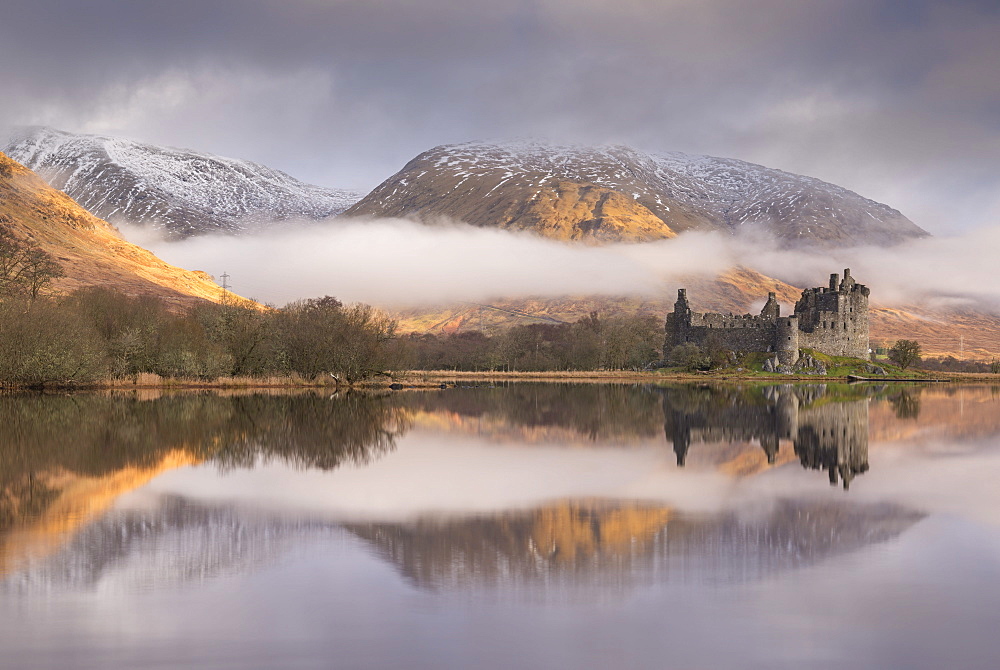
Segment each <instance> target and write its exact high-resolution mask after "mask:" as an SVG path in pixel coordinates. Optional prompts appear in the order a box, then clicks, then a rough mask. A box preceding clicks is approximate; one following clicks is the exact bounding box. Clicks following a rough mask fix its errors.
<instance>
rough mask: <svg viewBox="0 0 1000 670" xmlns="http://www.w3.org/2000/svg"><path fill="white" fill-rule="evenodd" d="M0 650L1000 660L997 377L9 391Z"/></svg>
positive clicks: (528, 658) (50, 661)
mask: <svg viewBox="0 0 1000 670" xmlns="http://www.w3.org/2000/svg"><path fill="white" fill-rule="evenodd" d="M0 667H2V668H12V669H13V668H18V669H21V668H25V669H27V668H146V667H150V668H153V667H155V668H179V667H192V668H608V667H615V668H692V669H694V668H844V667H852V668H935V669H937V668H944V667H953V668H990V669H995V668H998V667H1000V388H998V387H988V386H980V387H959V386H950V385H949V386H937V387H923V388H921V387H899V386H886V387H878V386H867V387H865V386H861V387H848V386H834V385H826V386H824V385H802V386H790V385H786V386H770V387H766V386H764V387H762V386H753V387H735V386H726V387H706V386H670V387H660V388H657V387H650V386H621V385H579V386H569V385H555V384H536V385H531V384H521V385H513V386H505V387H499V388H489V387H479V388H459V389H448V390H443V391H438V390H435V391H426V392H424V391H413V392H402V393H397V394H394V395H387V396H381V397H372V396H362V395H347V396H342V397H328V396H326V395H316V394H311V393H304V394H289V395H280V394H279V395H266V394H237V395H222V394H176V395H161V394H156V393H152V394H146V395H142V394H116V395H87V394H78V395H50V396H37V395H34V396H28V395H24V396H18V395H0Z"/></svg>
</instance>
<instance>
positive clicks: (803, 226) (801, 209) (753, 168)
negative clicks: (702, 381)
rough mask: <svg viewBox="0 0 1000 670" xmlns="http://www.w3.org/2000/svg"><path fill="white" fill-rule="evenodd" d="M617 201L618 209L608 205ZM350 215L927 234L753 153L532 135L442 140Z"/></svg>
mask: <svg viewBox="0 0 1000 670" xmlns="http://www.w3.org/2000/svg"><path fill="white" fill-rule="evenodd" d="M609 200H614V204H613V206H612V207H611V209H612V211H611V212H610V213H609V212H605V211H602V210H601V209H600V207H598V204H600V205H602V206H603V205H606V204H607V203H608V202H609ZM626 203H628V204H627V205H626ZM344 215H345V216H360V217H404V218H417V219H421V220H432V219H435V218H449V219H454V220H458V221H463V222H465V223H469V224H472V225H475V226H495V227H499V228H505V229H515V230H533V231H535V232H538V233H540V234H542V235H544V236H547V237H553V238H556V239H563V240H570V241H589V242H597V243H603V242H616V241H629V242H644V241H652V240H656V239H666V238H669V237H674V236H675V235H676V234H678V233H683V232H685V231H688V230H720V231H723V232H727V233H730V234H736V233H737V232H739V231H749V230H754V231H761V232H767V233H768V234H771V235H773V236H774V237H775V238H777V239H778V240H779V241H781V242H782V243H783V244H786V245H790V246H794V245H796V244H810V245H820V246H823V245H827V246H833V245H852V244H894V243H897V242H900V241H903V240H906V239H910V238H914V237H923V236H926V235H927V233H926V231H924V230H922V229H921V228H919V227H918V226H916V225H915V224H914V223H913V222H912V221H910V220H909V219H907V218H906V217H905V216H903V215H902V214H901V213H900V212H899V211H898V210H895V209H893V208H892V207H889V206H888V205H884V204H882V203H879V202H876V201H874V200H870V199H868V198H864V197H862V196H860V195H858V194H857V193H854V192H853V191H850V190H848V189H846V188H843V187H841V186H837V185H835V184H830V183H827V182H824V181H821V180H819V179H815V178H813V177H805V176H802V175H795V174H792V173H790V172H784V171H782V170H776V169H773V168H767V167H764V166H761V165H756V164H754V163H748V162H746V161H741V160H737V159H731V158H716V157H712V156H697V155H688V154H683V153H679V152H670V153H660V154H653V153H643V152H640V151H636V150H635V149H631V148H629V147H624V146H608V147H573V146H560V145H550V144H545V143H539V142H525V141H515V142H504V143H491V142H467V143H464V144H455V145H441V146H438V147H435V148H433V149H431V150H429V151H426V152H424V153H422V154H420V155H418V156H416V157H415V158H413V159H412V160H410V161H409V162H408V163H406V165H404V166H403V168H402V169H401V170H400V171H399V172H397V173H396V174H395V175H393V176H392V177H390V178H389V179H387V180H386V181H384V182H383V183H382V184H380V185H379V186H378V187H376V188H375V189H374V190H373V191H372V192H371V193H369V194H368V195H366V196H365V197H364V198H362V199H361V200H360V201H358V202H357V203H355V204H354V205H352V206H351V207H350V208H349V209H348V210H347V211H346V212H345V213H344Z"/></svg>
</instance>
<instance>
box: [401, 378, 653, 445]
mask: <svg viewBox="0 0 1000 670" xmlns="http://www.w3.org/2000/svg"><path fill="white" fill-rule="evenodd" d="M407 404H408V406H410V407H412V408H413V409H416V410H423V411H427V412H453V413H455V414H458V415H461V416H467V417H485V416H491V417H496V418H498V419H500V420H501V421H502V422H504V423H506V424H508V425H511V426H520V427H527V428H535V427H557V428H565V429H568V430H572V431H575V432H577V433H579V434H580V435H582V436H584V437H586V438H588V439H590V440H602V441H603V440H622V439H640V438H652V437H656V436H658V435H659V434H660V423H661V420H662V419H661V415H660V402H659V396H658V395H657V394H656V392H655V391H654V390H653V389H652V387H650V386H648V385H636V384H552V383H534V384H533V383H517V384H510V385H499V386H496V387H485V386H479V387H474V388H457V389H449V390H448V391H447V392H444V393H419V394H410V395H409V397H408V398H407Z"/></svg>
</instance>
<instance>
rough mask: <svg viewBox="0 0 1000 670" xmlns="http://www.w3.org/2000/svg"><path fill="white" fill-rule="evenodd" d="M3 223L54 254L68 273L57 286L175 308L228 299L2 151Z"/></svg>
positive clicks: (0, 221)
mask: <svg viewBox="0 0 1000 670" xmlns="http://www.w3.org/2000/svg"><path fill="white" fill-rule="evenodd" d="M0 225H3V226H5V227H7V228H8V229H9V230H10V231H11V232H12V233H13V234H14V235H15V236H16V237H17V238H19V239H23V240H30V241H32V242H34V243H35V244H37V245H38V246H39V247H40V248H41V249H42V250H43V251H45V252H47V253H48V254H50V255H51V256H52V257H53V259H54V260H55V261H56V262H57V263H58V264H59V265H60V267H61V268H62V270H63V272H64V273H65V275H64V276H63V277H61V278H59V279H57V280H56V281H55V284H54V285H55V287H56V288H57V289H60V290H64V291H72V290H74V289H77V288H83V287H86V286H106V287H111V288H115V289H117V290H120V291H121V292H123V293H126V294H129V295H133V296H143V295H148V296H155V297H157V298H160V299H162V300H164V301H165V302H166V303H167V304H168V305H171V306H172V307H173V308H175V309H182V308H184V307H185V306H188V305H191V304H194V303H197V302H200V301H203V300H208V301H212V302H218V301H220V300H221V299H222V288H221V287H219V286H218V285H217V284H216V283H215V282H214V281H213V280H212V277H211V276H210V275H209V274H207V273H205V272H201V271H192V270H184V269H182V268H179V267H176V266H173V265H170V264H169V263H166V262H164V261H162V260H160V259H159V258H157V257H156V256H155V255H154V254H153V253H151V252H149V251H147V250H145V249H143V248H142V247H139V246H136V245H134V244H132V243H130V242H127V241H126V240H124V239H122V237H121V235H120V234H119V233H118V231H117V230H116V229H115V228H114V226H112V225H111V224H109V223H108V222H106V221H104V220H102V219H99V218H97V217H96V216H94V215H93V214H91V213H90V212H88V211H87V210H85V209H84V208H82V207H80V205H78V204H77V203H76V202H75V201H74V200H73V199H72V198H70V197H69V196H68V195H66V194H65V193H63V192H62V191H59V190H57V189H55V188H53V187H51V186H50V185H48V184H47V183H46V182H45V181H44V180H43V179H42V178H41V177H39V176H38V175H36V174H35V173H34V172H32V171H31V170H29V169H28V168H26V167H24V166H23V165H21V164H20V163H18V162H17V161H14V160H12V159H11V158H9V157H8V156H6V155H5V154H4V153H2V152H0Z"/></svg>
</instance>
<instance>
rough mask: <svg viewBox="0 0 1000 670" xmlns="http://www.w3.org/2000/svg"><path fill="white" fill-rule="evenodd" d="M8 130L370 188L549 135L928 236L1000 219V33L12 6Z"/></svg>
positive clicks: (685, 18) (399, 9)
mask: <svg viewBox="0 0 1000 670" xmlns="http://www.w3.org/2000/svg"><path fill="white" fill-rule="evenodd" d="M4 5H5V6H4V12H3V21H2V23H0V59H2V62H4V63H5V64H6V66H5V67H4V69H3V70H2V71H0V90H2V91H3V103H4V104H3V105H0V110H2V111H0V120H2V121H7V122H12V123H49V124H52V125H56V126H57V127H62V128H64V129H66V130H75V131H99V132H105V133H112V134H114V133H119V134H123V135H127V136H131V137H135V138H137V139H142V140H147V141H153V142H159V143H166V144H172V145H179V146H189V147H193V148H198V149H204V150H207V151H214V152H216V153H221V154H224V155H233V156H237V157H242V158H250V159H254V160H258V161H261V162H264V163H267V164H270V165H274V166H275V167H279V168H281V169H284V170H286V171H288V172H290V173H291V174H293V175H295V176H298V177H300V178H304V179H308V180H312V181H316V182H319V183H325V184H330V185H334V186H343V187H355V188H366V187H371V186H374V185H375V184H376V183H377V182H378V181H380V180H381V179H382V178H384V177H386V176H388V175H389V174H391V173H392V172H394V171H395V170H396V169H398V168H399V167H400V166H401V165H402V164H403V163H404V162H405V161H406V160H408V159H409V158H411V157H412V156H413V155H415V154H416V153H418V152H420V151H422V150H425V149H427V148H430V147H431V146H434V145H437V144H442V143H448V142H455V141H464V140H469V139H482V138H498V137H509V136H524V135H531V136H539V137H544V138H549V139H552V140H556V141H569V142H580V143H604V142H620V143H626V144H631V145H634V146H636V147H637V148H640V149H646V150H654V151H656V150H681V151H689V152H694V153H709V154H714V155H723V156H733V157H737V158H742V159H745V160H750V161H755V162H761V163H764V164H766V165H769V166H772V167H778V168H782V169H786V170H789V171H794V172H801V173H804V174H810V175H813V176H816V177H819V178H822V179H827V180H829V181H834V182H836V183H840V184H842V185H844V186H847V187H849V188H852V189H854V190H856V191H858V192H860V193H862V194H863V195H866V196H868V197H872V198H875V199H879V200H882V201H885V202H888V203H889V204H891V205H893V206H895V207H897V208H899V209H901V210H902V211H903V212H904V213H905V214H907V215H908V216H910V217H911V218H912V219H914V220H915V221H916V222H917V223H918V224H920V225H922V226H924V227H926V228H929V229H931V230H932V231H934V232H941V231H946V230H948V229H951V228H963V227H968V226H971V225H976V224H981V223H984V222H986V223H989V222H995V221H996V220H997V217H1000V188H998V183H997V180H998V178H997V176H996V174H995V173H996V171H995V168H994V166H995V165H997V164H1000V124H998V123H997V121H998V118H1000V80H998V79H997V78H996V77H995V74H994V72H995V67H996V65H997V63H998V62H1000V46H997V45H1000V12H998V10H997V7H996V5H995V3H989V2H930V1H924V2H899V1H896V0H845V1H844V2H836V3H830V2H824V1H820V0H811V1H809V0H807V1H797V2H788V1H787V0H760V1H758V2H754V3H746V2H739V1H737V0H703V1H697V2H696V1H694V0H670V1H656V2H651V1H649V0H619V1H617V2H607V1H604V0H523V1H520V2H510V3H497V2H492V1H489V2H488V1H486V0H425V1H422V2H412V1H406V0H379V1H378V2H371V1H370V0H369V1H364V0H334V1H325V2H324V1H320V0H285V1H282V2H277V1H276V0H275V1H265V0H244V1H242V2H235V1H229V2H223V1H221V0H215V1H213V0H202V1H199V2H189V1H184V0H180V1H175V2H169V3H159V2H135V3H121V2H112V1H111V0H94V1H74V2H71V1H69V0H64V1H63V2H54V1H52V0H48V1H46V0H42V1H35V2H26V1H24V0H13V1H9V2H6V3H4Z"/></svg>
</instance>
